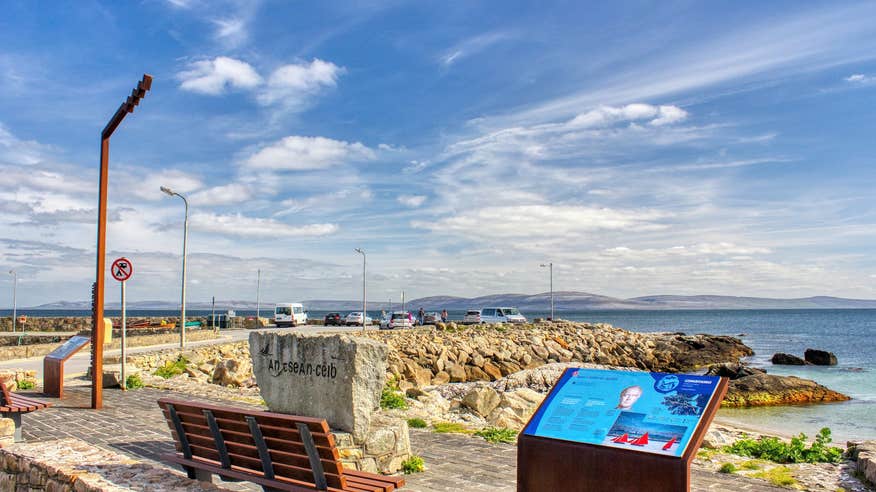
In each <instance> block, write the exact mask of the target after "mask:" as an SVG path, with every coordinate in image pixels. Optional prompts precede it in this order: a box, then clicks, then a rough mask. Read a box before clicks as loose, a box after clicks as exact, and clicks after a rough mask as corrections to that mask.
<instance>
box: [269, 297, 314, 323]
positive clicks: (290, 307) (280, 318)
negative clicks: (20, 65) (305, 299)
mask: <svg viewBox="0 0 876 492" xmlns="http://www.w3.org/2000/svg"><path fill="white" fill-rule="evenodd" d="M274 324H275V325H277V327H278V328H279V327H281V326H297V325H306V324H307V311H306V310H305V309H304V305H303V304H301V303H300V302H281V303H278V304H276V305H275V306H274Z"/></svg>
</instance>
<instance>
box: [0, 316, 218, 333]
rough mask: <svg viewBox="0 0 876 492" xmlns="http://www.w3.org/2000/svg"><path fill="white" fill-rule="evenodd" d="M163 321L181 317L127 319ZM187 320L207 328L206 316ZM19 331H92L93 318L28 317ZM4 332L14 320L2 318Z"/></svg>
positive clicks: (0, 327)
mask: <svg viewBox="0 0 876 492" xmlns="http://www.w3.org/2000/svg"><path fill="white" fill-rule="evenodd" d="M107 318H110V319H111V320H113V324H114V325H119V324H121V318H120V317H118V316H116V317H112V316H107ZM162 320H164V321H166V322H167V323H178V322H179V316H177V317H166V316H150V317H141V316H133V317H132V316H129V317H128V319H127V322H128V326H129V327H130V326H131V325H133V324H135V323H137V322H141V321H148V322H150V323H155V324H156V325H157V324H158V323H160V322H161V321H162ZM186 320H187V321H189V322H191V321H200V322H201V324H202V325H204V326H206V324H207V317H205V316H186ZM16 329H17V331H22V329H23V330H24V331H26V332H35V331H72V332H81V331H91V317H90V316H28V317H27V321H26V322H25V323H24V324H23V325H22V324H21V323H18V324H17V326H16ZM4 331H12V318H0V332H4Z"/></svg>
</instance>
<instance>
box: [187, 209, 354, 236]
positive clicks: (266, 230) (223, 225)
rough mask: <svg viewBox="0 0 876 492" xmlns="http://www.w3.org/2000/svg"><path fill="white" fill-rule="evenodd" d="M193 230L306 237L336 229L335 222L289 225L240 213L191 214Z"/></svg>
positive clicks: (330, 232)
mask: <svg viewBox="0 0 876 492" xmlns="http://www.w3.org/2000/svg"><path fill="white" fill-rule="evenodd" d="M190 221H191V226H192V228H193V229H195V230H199V231H204V232H211V233H215V234H222V235H231V236H240V237H278V238H279V237H307V236H325V235H327V234H332V233H333V232H335V231H337V230H338V226H337V225H336V224H307V225H300V226H298V225H291V224H286V223H284V222H280V221H277V220H274V219H265V218H259V217H246V216H244V215H241V214H229V215H222V214H211V213H195V214H192V216H191V218H190Z"/></svg>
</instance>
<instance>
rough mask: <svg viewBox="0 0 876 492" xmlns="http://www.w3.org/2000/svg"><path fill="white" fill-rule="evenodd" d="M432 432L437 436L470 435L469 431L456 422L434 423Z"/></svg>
mask: <svg viewBox="0 0 876 492" xmlns="http://www.w3.org/2000/svg"><path fill="white" fill-rule="evenodd" d="M432 430H433V431H434V432H437V433H439V434H471V430H470V429H468V428H466V426H464V425H462V424H460V423H457V422H436V423H434V424H432Z"/></svg>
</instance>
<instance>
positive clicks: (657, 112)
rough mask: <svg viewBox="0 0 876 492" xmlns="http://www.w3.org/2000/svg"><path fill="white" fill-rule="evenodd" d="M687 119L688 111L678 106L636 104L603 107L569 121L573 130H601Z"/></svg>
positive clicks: (658, 124) (656, 124)
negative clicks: (621, 125) (636, 123)
mask: <svg viewBox="0 0 876 492" xmlns="http://www.w3.org/2000/svg"><path fill="white" fill-rule="evenodd" d="M685 118H687V111H685V110H683V109H681V108H679V107H678V106H652V105H650V104H642V103H634V104H627V105H626V106H618V107H614V106H601V107H599V108H597V109H593V110H590V111H588V112H586V113H583V114H579V115H578V116H576V117H574V118H572V120H571V121H569V123H568V126H569V127H572V128H600V127H607V126H611V125H615V124H618V123H627V122H633V121H641V120H647V121H648V123H649V124H651V125H654V126H661V125H667V124H671V123H677V122H679V121H683V120H684V119H685Z"/></svg>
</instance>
